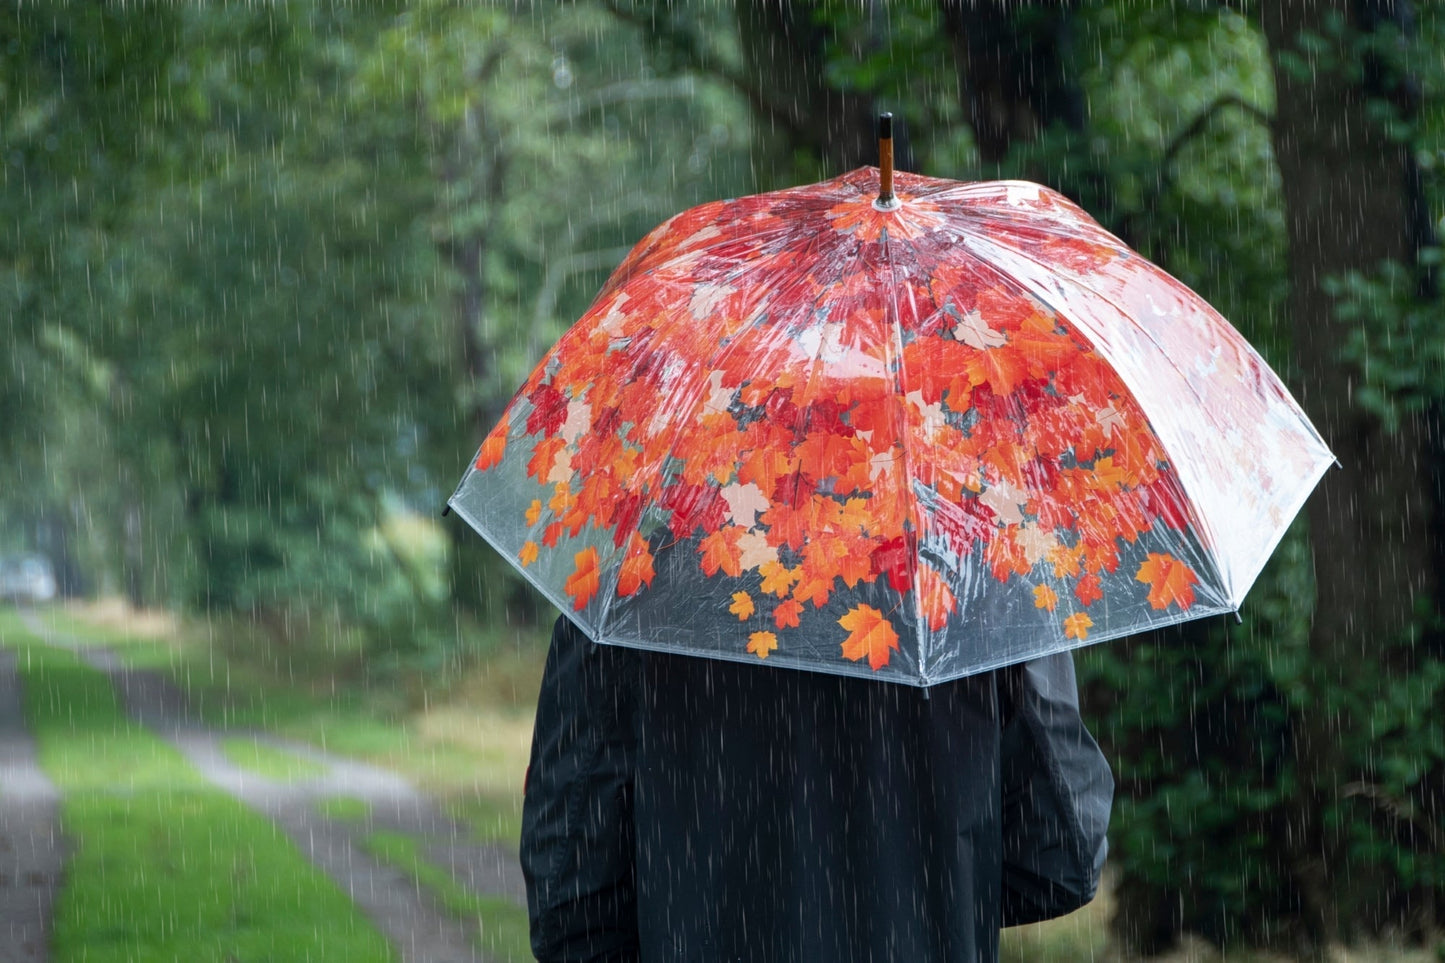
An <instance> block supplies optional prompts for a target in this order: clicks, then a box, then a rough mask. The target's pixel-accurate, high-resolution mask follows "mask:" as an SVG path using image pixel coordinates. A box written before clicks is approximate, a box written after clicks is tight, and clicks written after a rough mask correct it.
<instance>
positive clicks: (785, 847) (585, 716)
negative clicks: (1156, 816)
mask: <svg viewBox="0 0 1445 963" xmlns="http://www.w3.org/2000/svg"><path fill="white" fill-rule="evenodd" d="M1112 799H1113V779H1112V777H1111V775H1110V773H1109V768H1108V765H1107V763H1106V762H1105V760H1104V758H1103V756H1102V755H1101V753H1100V752H1099V749H1098V746H1097V745H1096V744H1095V742H1094V740H1093V738H1092V737H1091V736H1090V735H1089V733H1088V731H1087V730H1086V729H1085V728H1084V725H1083V723H1082V722H1081V720H1080V718H1079V712H1078V691H1077V685H1076V682H1075V678H1074V668H1073V661H1072V658H1071V657H1070V656H1069V655H1068V654H1067V653H1065V654H1060V655H1056V656H1050V657H1047V658H1043V659H1038V660H1035V661H1033V662H1029V663H1026V664H1024V665H1021V666H1015V667H1012V668H1009V669H1003V670H999V671H997V672H992V673H985V674H982V675H978V676H972V677H969V678H965V679H960V680H958V681H956V682H951V683H947V684H944V685H938V686H934V687H932V688H931V689H929V690H927V692H926V693H925V691H924V690H920V689H916V688H912V687H908V686H902V685H897V684H889V683H878V682H872V681H870V680H867V679H853V678H842V677H836V676H829V675H823V674H818V673H810V672H800V671H797V670H789V669H779V668H775V667H771V666H767V665H765V664H760V665H750V664H737V663H727V662H719V661H716V660H708V659H700V658H688V657H685V656H672V655H662V654H652V653H642V652H637V651H633V650H629V649H622V648H617V647H613V646H602V645H597V644H595V643H593V642H591V641H590V640H588V639H587V638H586V636H585V635H583V633H582V632H581V631H580V630H579V629H577V628H576V627H575V626H574V625H573V624H572V623H571V622H570V621H568V620H567V619H566V618H565V617H564V618H560V619H558V621H557V625H556V628H555V629H554V632H553V637H552V648H551V652H550V653H549V655H548V658H547V667H546V670H545V674H544V676H543V680H542V690H541V695H540V699H539V702H538V706H537V722H536V729H535V732H534V736H533V743H532V757H531V765H530V767H529V771H528V780H527V789H526V799H525V804H524V807H523V821H522V848H521V857H522V868H523V871H524V873H525V875H526V880H527V901H528V907H529V911H530V914H531V924H532V948H533V952H534V953H535V954H536V956H537V958H538V959H539V960H541V961H543V963H552V961H568V963H575V961H617V963H621V961H647V963H663V961H666V963H672V961H688V963H711V961H747V963H811V961H820V963H821V961H828V963H834V961H858V963H872V961H876V963H884V961H901V960H907V961H909V963H931V961H959V963H963V961H967V963H975V961H979V960H993V959H995V958H996V957H997V955H998V931H999V928H1000V927H1001V926H1013V925H1017V924H1021V923H1029V922H1034V921H1037V920H1042V919H1048V918H1050V917H1053V916H1059V915H1062V914H1064V913H1067V912H1069V911H1071V910H1073V909H1076V908H1077V907H1079V906H1082V905H1083V904H1085V903H1087V902H1088V901H1089V900H1090V899H1092V898H1093V895H1094V891H1095V889H1096V888H1097V886H1098V882H1099V873H1100V871H1101V869H1102V867H1103V863H1104V856H1105V853H1106V850H1107V844H1106V842H1105V831H1106V829H1107V826H1108V821H1109V809H1110V805H1111V803H1112Z"/></svg>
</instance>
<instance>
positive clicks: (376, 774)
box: [0, 617, 526, 963]
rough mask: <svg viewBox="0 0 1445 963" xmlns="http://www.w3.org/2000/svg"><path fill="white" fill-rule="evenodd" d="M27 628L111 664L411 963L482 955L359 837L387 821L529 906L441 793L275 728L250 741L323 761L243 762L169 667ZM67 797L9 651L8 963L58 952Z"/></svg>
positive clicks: (138, 705) (502, 859)
mask: <svg viewBox="0 0 1445 963" xmlns="http://www.w3.org/2000/svg"><path fill="white" fill-rule="evenodd" d="M27 622H28V625H29V628H30V629H31V631H33V632H34V633H35V634H36V635H37V636H39V637H40V638H42V639H43V640H44V641H45V642H46V643H47V644H50V645H54V646H57V647H61V648H67V649H70V650H71V651H73V652H75V653H76V654H77V655H79V656H80V657H81V658H83V659H84V660H85V661H86V662H87V663H88V664H89V665H91V666H92V667H93V668H96V669H99V670H101V671H103V672H105V673H107V674H108V675H109V676H110V678H111V681H112V683H113V684H114V686H115V689H116V691H117V692H118V693H119V694H120V696H121V698H122V700H123V702H124V705H125V707H126V711H127V712H128V713H129V714H130V716H131V717H132V718H133V719H135V720H136V721H138V722H140V723H142V724H143V725H146V726H148V727H149V728H150V729H151V730H152V731H154V732H155V733H156V734H157V735H159V736H160V737H161V738H163V739H166V740H167V741H169V742H170V743H171V744H172V745H174V746H175V747H176V748H177V749H179V750H180V751H181V752H182V753H183V754H184V755H185V756H186V758H187V759H188V760H190V762H191V764H192V765H193V766H195V767H196V769H198V770H199V771H200V772H201V773H202V774H203V775H204V776H205V777H206V778H207V779H208V780H210V781H211V782H212V783H213V784H214V785H216V786H217V787H218V788H220V789H222V790H224V791H225V792H227V793H229V794H230V795H231V796H233V797H234V798H236V799H237V800H239V801H240V802H242V803H243V804H245V805H247V806H249V807H251V808H252V809H254V810H255V811H256V812H258V813H261V814H262V815H264V816H266V817H268V818H269V819H271V820H272V821H273V822H274V823H275V824H276V825H277V826H278V827H280V829H281V830H282V831H283V832H284V833H285V834H286V835H287V836H288V837H289V838H290V839H291V840H292V842H294V843H295V845H296V846H297V848H298V849H299V850H300V851H301V852H302V853H303V854H305V855H306V856H307V858H309V859H310V860H311V861H312V863H313V864H315V865H316V866H317V867H318V868H320V869H321V870H322V871H323V872H325V873H326V874H328V875H329V876H330V877H331V878H332V879H334V880H335V881H336V883H337V884H338V885H339V886H340V887H341V888H342V890H343V891H344V892H346V893H349V894H350V895H351V898H352V899H353V900H354V901H355V902H356V904H357V905H358V906H359V907H360V908H361V909H362V911H363V912H364V913H366V915H367V916H369V917H370V918H371V919H372V920H373V922H374V923H375V924H376V926H377V927H378V929H380V930H381V932H382V933H383V934H385V935H386V937H387V938H388V939H389V940H391V942H392V943H393V945H394V946H395V947H396V948H397V951H398V957H399V959H400V960H402V961H404V963H462V961H467V963H474V961H476V963H481V961H484V960H485V957H484V956H483V955H482V954H481V953H480V951H479V950H477V949H476V942H475V940H474V939H473V933H474V931H475V924H474V923H473V922H471V921H465V922H464V921H460V920H457V919H454V918H452V917H451V916H450V915H449V914H447V913H446V911H445V910H444V909H443V908H442V907H441V906H440V905H439V904H438V903H436V902H434V901H433V900H432V899H430V898H429V897H428V895H427V894H426V893H425V892H422V891H419V888H418V886H417V883H416V881H415V879H413V878H412V877H411V876H410V875H409V874H407V873H404V872H402V871H401V870H399V869H396V868H395V867H392V866H388V865H386V864H384V863H381V862H379V861H377V860H376V859H374V858H372V857H371V856H369V855H368V854H367V853H366V852H365V851H364V850H363V849H362V845H361V842H362V840H363V839H364V838H365V837H366V836H367V835H369V834H371V833H374V832H377V831H379V830H385V831H389V832H395V833H404V834H406V835H408V836H410V837H412V838H414V839H416V840H417V841H418V843H419V844H420V851H421V852H424V853H426V854H427V856H428V858H429V860H430V861H431V862H432V863H433V864H434V865H436V866H438V867H440V868H442V869H444V870H445V871H447V872H448V873H450V874H451V876H452V877H453V878H454V879H455V880H456V882H457V883H458V885H460V886H462V887H463V888H465V889H466V890H468V891H469V892H472V893H474V894H477V895H489V896H501V897H504V898H506V899H509V900H511V901H513V902H515V903H516V904H517V905H519V906H525V903H526V897H525V892H524V890H523V886H522V876H521V868H520V866H518V864H517V859H516V856H515V855H514V854H512V853H510V852H508V851H506V850H505V849H503V848H501V847H497V846H494V845H489V844H484V843H478V842H476V841H474V840H473V839H471V838H470V836H469V834H468V832H467V830H466V828H465V827H463V826H462V825H460V824H459V823H457V822H455V821H454V820H452V819H450V818H449V817H448V816H447V815H446V814H445V813H444V812H443V811H442V809H441V808H440V807H439V806H438V805H437V803H436V801H435V800H433V799H431V798H429V797H428V796H426V795H425V794H424V793H422V792H420V791H419V790H417V789H416V788H415V787H414V786H412V785H411V784H410V783H408V782H407V781H406V780H405V779H403V778H401V777H400V776H398V775H396V774H395V773H392V772H388V771H386V770H382V769H378V768H376V767H374V766H369V765H366V764H364V763H359V762H356V761H354V760H349V759H344V758H341V757H338V756H335V755H333V754H330V753H327V752H323V751H321V750H318V749H316V748H314V747H311V746H306V745H300V744H297V743H292V742H287V741H284V740H281V739H277V738H275V737H272V736H269V735H266V734H250V735H251V737H252V738H255V739H256V740H258V741H260V742H262V743H265V744H267V745H270V746H272V747H274V748H277V749H280V750H283V751H286V752H289V753H292V754H294V755H296V756H298V757H300V758H302V759H304V760H307V761H308V762H310V763H313V764H315V765H316V766H318V767H319V769H320V774H319V775H315V776H312V777H308V778H302V779H295V780H291V781H286V782H277V781H273V780H269V779H265V778H262V777H261V776H259V775H257V774H255V773H253V772H250V771H248V770H246V769H243V768H242V767H240V766H237V765H236V764H235V763H233V762H232V761H231V760H230V759H229V758H228V757H227V755H226V753H225V752H224V751H223V749H222V741H223V740H226V739H233V738H235V737H236V736H237V735H238V733H237V732H234V731H224V732H223V731H219V730H217V729H214V728H211V727H209V726H207V725H205V724H204V723H202V722H201V721H200V719H199V717H198V716H197V714H196V713H195V712H193V711H192V710H191V707H190V706H189V705H188V704H187V701H186V698H185V694H184V693H183V692H181V691H180V690H179V689H178V688H177V687H176V686H175V685H174V684H173V683H172V682H171V681H170V679H168V678H167V677H166V676H164V675H163V674H162V673H160V672H157V671H154V670H148V669H132V668H128V667H126V666H124V665H122V664H121V662H120V660H119V659H117V658H116V657H115V655H114V654H113V653H111V652H109V651H108V650H106V649H105V648H103V647H98V646H94V645H91V644H89V643H87V642H85V641H84V640H81V639H76V638H73V637H68V636H65V635H61V634H58V633H55V632H53V631H51V630H50V629H48V628H47V627H46V626H45V625H44V623H43V622H41V621H40V620H38V619H35V618H33V617H31V618H29V619H27ZM331 799H349V800H360V801H361V802H363V803H365V804H367V807H368V809H369V816H367V817H366V818H364V819H360V820H351V819H336V818H330V817H328V816H326V815H323V813H322V812H321V811H319V810H318V805H320V804H324V803H325V802H326V801H327V800H331ZM58 803H59V795H58V793H57V792H56V790H55V788H54V786H52V785H51V783H50V781H49V780H48V779H47V778H46V777H45V774H44V773H43V772H42V771H41V770H40V768H39V766H38V765H37V764H36V761H35V750H34V744H33V741H32V740H31V738H30V736H29V734H28V733H27V731H26V729H25V724H24V718H23V714H22V712H21V691H20V682H19V677H18V674H17V673H16V667H15V655H14V653H13V652H8V651H3V650H0V963H12V961H26V963H35V961H44V960H47V959H48V954H47V952H46V948H45V935H46V934H47V933H48V931H49V922H50V910H51V906H52V904H53V902H54V900H55V896H56V893H57V891H58V888H59V886H60V884H61V880H62V878H63V867H64V862H65V852H66V843H65V839H64V836H63V834H62V833H61V832H60V827H59V824H58V819H57V806H58Z"/></svg>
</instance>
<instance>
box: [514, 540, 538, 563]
mask: <svg viewBox="0 0 1445 963" xmlns="http://www.w3.org/2000/svg"><path fill="white" fill-rule="evenodd" d="M517 560H518V561H520V562H521V563H522V567H523V568H526V567H527V566H528V565H531V564H532V563H533V562H535V561H536V560H537V543H536V542H523V543H522V549H521V551H519V552H518V553H517Z"/></svg>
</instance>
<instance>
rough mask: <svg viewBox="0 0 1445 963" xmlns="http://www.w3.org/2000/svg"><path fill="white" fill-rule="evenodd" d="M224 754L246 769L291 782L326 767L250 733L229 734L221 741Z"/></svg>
mask: <svg viewBox="0 0 1445 963" xmlns="http://www.w3.org/2000/svg"><path fill="white" fill-rule="evenodd" d="M221 751H222V752H224V753H225V754H226V758H227V759H229V760H231V762H233V763H235V764H236V765H237V766H240V767H241V768H242V769H245V770H246V771H248V772H252V773H255V774H256V775H258V776H260V777H262V778H263V779H270V780H271V781H273V782H293V781H295V780H298V779H313V778H315V777H317V776H321V775H325V773H326V767H325V766H323V765H321V764H320V763H319V762H313V761H312V760H310V759H303V758H302V757H300V756H298V755H296V754H295V753H294V752H287V751H286V750H285V749H278V748H276V747H275V746H271V745H267V744H266V743H264V742H261V741H259V740H257V739H255V738H252V737H250V736H232V737H231V738H229V739H224V740H222V741H221Z"/></svg>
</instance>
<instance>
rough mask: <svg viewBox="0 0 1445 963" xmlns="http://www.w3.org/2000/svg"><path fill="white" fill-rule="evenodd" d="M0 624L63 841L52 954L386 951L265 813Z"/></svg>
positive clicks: (237, 955)
mask: <svg viewBox="0 0 1445 963" xmlns="http://www.w3.org/2000/svg"><path fill="white" fill-rule="evenodd" d="M0 634H3V639H4V642H5V644H7V645H10V646H12V647H14V648H16V649H17V650H18V653H19V666H20V671H21V676H22V680H23V684H24V690H25V706H24V709H25V715H26V719H27V721H28V723H29V725H30V728H31V731H32V732H33V733H34V734H35V737H36V741H37V745H38V750H39V756H40V762H41V765H42V766H43V767H44V769H45V771H46V772H47V773H48V774H49V776H50V778H51V779H52V780H53V781H54V782H55V783H56V785H57V786H58V787H59V788H60V789H61V791H62V792H63V793H64V801H63V802H62V804H61V820H62V824H63V826H64V829H65V834H66V839H67V841H68V843H69V845H70V848H71V853H70V858H69V861H68V864H67V868H66V876H65V883H64V886H63V888H62V890H61V892H60V894H59V896H58V899H57V903H56V906H55V910H54V933H53V939H52V947H51V959H53V960H55V961H56V963H71V961H82V960H83V961H86V963H112V961H114V963H133V961H170V960H186V961H192V960H195V961H217V963H221V961H225V963H250V961H263V960H264V961H268V963H288V961H296V963H301V961H308V963H322V961H348V963H351V961H355V963H373V961H374V963H389V961H393V960H394V959H395V957H394V955H393V953H392V950H391V949H390V947H389V946H388V945H387V943H386V941H385V940H384V938H383V937H382V936H381V934H380V933H378V932H377V931H376V930H375V928H374V927H373V926H372V925H371V924H370V923H369V922H368V921H367V920H366V919H365V918H364V917H363V916H362V915H361V913H360V911H359V910H357V909H356V907H355V906H354V905H353V904H352V903H351V901H350V899H349V898H348V897H347V896H346V894H345V893H343V892H342V891H341V890H340V889H339V888H338V887H337V886H336V885H335V884H334V883H332V882H331V881H330V880H329V879H327V878H326V877H325V876H324V875H323V874H321V873H320V872H319V871H318V870H315V869H314V868H312V867H311V865H310V864H309V863H308V862H307V861H306V859H305V858H304V857H303V856H302V855H301V853H299V852H298V851H297V850H296V848H295V847H294V846H293V845H292V844H291V843H290V842H289V841H288V840H286V839H285V838H284V837H283V836H281V835H280V834H279V832H278V831H277V830H276V829H275V828H274V827H273V826H272V825H271V824H270V823H269V822H268V821H267V820H265V819H263V818H262V817H260V816H257V815H255V814H253V813H252V812H250V811H249V810H248V809H246V808H245V807H243V806H242V805H241V804H240V803H237V802H236V801H234V800H232V799H231V798H230V797H228V796H226V795H224V794H223V793H221V792H219V791H216V790H213V789H211V788H209V787H208V786H207V784H206V783H205V781H204V779H203V778H202V777H201V775H200V774H199V773H197V772H196V771H195V770H194V769H193V768H192V767H191V766H190V765H189V764H188V763H187V762H186V761H185V759H184V758H183V757H182V756H180V754H179V753H178V752H176V750H175V749H173V748H172V747H171V746H170V745H169V744H168V743H165V742H163V741H161V740H159V739H157V738H155V737H154V736H151V735H150V734H149V733H147V732H146V731H145V730H144V729H142V728H141V727H139V726H137V725H135V724H133V723H131V722H130V721H129V720H128V719H127V718H126V716H125V714H124V712H123V711H122V709H121V707H120V705H119V703H118V700H117V698H116V694H115V692H114V689H113V688H112V686H111V684H110V680H109V679H107V678H106V677H105V676H104V675H103V674H102V673H99V672H96V671H95V670H92V669H90V668H88V667H86V666H85V665H83V664H82V663H81V662H80V661H79V660H78V659H77V658H76V657H75V656H73V655H72V654H70V653H67V652H63V651H59V650H56V649H52V648H49V647H46V646H42V645H37V644H27V640H26V634H25V633H24V632H23V630H21V629H19V628H18V627H17V625H16V624H15V622H14V620H13V619H12V618H10V617H8V616H4V615H0Z"/></svg>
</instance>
